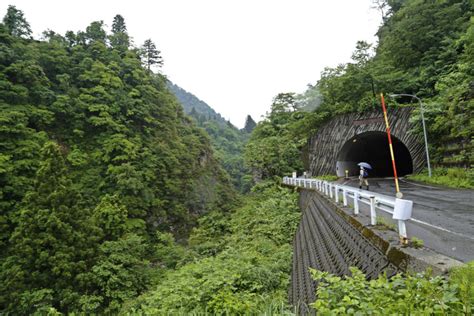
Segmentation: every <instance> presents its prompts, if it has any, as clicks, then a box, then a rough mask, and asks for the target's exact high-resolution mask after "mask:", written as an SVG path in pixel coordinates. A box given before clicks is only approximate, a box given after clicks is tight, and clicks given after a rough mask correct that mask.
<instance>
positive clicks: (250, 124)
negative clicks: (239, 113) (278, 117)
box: [244, 115, 257, 134]
mask: <svg viewBox="0 0 474 316" xmlns="http://www.w3.org/2000/svg"><path fill="white" fill-rule="evenodd" d="M255 126H257V123H255V121H254V120H253V118H252V117H251V116H250V115H247V118H246V119H245V126H244V131H245V132H246V133H249V134H250V133H251V132H252V131H253V129H254V128H255Z"/></svg>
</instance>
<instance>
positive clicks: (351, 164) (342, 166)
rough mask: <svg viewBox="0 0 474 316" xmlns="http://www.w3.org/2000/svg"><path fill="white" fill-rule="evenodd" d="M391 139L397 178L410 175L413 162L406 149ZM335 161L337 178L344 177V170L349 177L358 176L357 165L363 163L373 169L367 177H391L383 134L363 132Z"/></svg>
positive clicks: (351, 141)
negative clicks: (347, 172)
mask: <svg viewBox="0 0 474 316" xmlns="http://www.w3.org/2000/svg"><path fill="white" fill-rule="evenodd" d="M391 138H392V145H393V151H394V155H395V162H396V166H397V174H398V176H404V175H407V174H411V173H412V172H413V161H412V158H411V155H410V152H409V151H408V148H407V147H406V146H405V145H404V144H403V143H402V142H401V141H400V140H399V139H398V138H396V137H394V136H393V135H392V136H391ZM337 160H338V161H337V164H336V169H337V170H336V171H337V174H338V175H339V176H342V175H344V172H345V170H348V171H349V175H350V176H355V175H358V174H359V167H358V166H357V163H359V162H361V161H364V162H367V163H369V164H370V165H371V166H372V168H373V169H372V170H370V171H369V177H393V167H392V158H391V156H390V149H389V146H388V138H387V134H386V133H384V132H375V131H373V132H365V133H362V134H359V135H356V136H354V137H352V138H351V139H349V140H348V141H347V142H346V143H345V144H344V146H343V147H342V149H341V150H340V152H339V154H338V159H337Z"/></svg>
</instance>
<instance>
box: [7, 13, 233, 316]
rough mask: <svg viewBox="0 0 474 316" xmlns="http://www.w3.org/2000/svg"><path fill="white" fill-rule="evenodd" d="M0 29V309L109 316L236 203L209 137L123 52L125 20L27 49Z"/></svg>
mask: <svg viewBox="0 0 474 316" xmlns="http://www.w3.org/2000/svg"><path fill="white" fill-rule="evenodd" d="M30 34H31V30H30V28H29V25H28V22H27V21H26V20H25V19H24V17H23V13H22V12H21V11H19V10H17V9H16V8H15V7H13V6H10V7H9V8H8V12H7V14H6V16H5V18H4V19H3V23H2V24H0V87H1V88H0V121H1V124H0V126H1V127H0V225H1V235H0V248H1V249H0V254H1V255H0V265H1V271H0V310H1V311H2V312H1V313H7V314H16V315H26V314H32V313H35V312H36V313H40V314H43V313H47V312H48V311H49V310H50V309H51V308H53V307H54V308H55V309H56V310H58V311H61V312H65V313H69V312H76V313H85V314H91V313H92V314H94V313H109V314H115V313H116V312H117V311H118V309H119V308H120V306H121V304H122V303H123V302H124V301H125V300H127V299H130V298H133V297H135V296H137V295H138V294H139V293H140V292H142V291H144V290H145V289H146V288H147V286H148V285H149V284H150V282H151V280H152V276H153V275H154V274H156V273H157V272H156V271H159V268H156V267H159V266H160V265H161V263H160V262H161V260H163V258H161V257H160V256H159V255H157V252H156V247H157V245H159V240H160V239H159V236H160V234H161V233H162V232H171V233H173V235H174V236H175V237H177V238H180V239H183V238H185V237H186V236H187V235H188V233H189V229H190V227H192V226H193V225H194V224H195V222H196V219H197V217H198V216H199V215H200V214H203V213H207V212H208V211H210V210H218V211H220V212H222V211H225V210H227V209H229V207H231V205H232V202H233V201H234V200H235V192H234V190H233V188H232V186H231V183H230V179H229V178H228V176H227V174H226V173H225V172H224V171H223V169H222V168H221V166H220V164H219V163H218V162H217V160H216V158H215V157H214V155H213V149H212V147H211V145H210V142H209V137H208V136H207V135H206V134H205V132H204V131H203V130H202V129H200V128H199V127H198V126H197V125H196V124H195V122H194V121H193V120H192V119H190V118H189V117H187V116H186V115H185V114H184V113H183V110H182V108H181V106H180V104H179V103H178V101H177V100H176V98H175V97H174V96H173V95H172V94H171V93H170V92H169V91H168V89H167V83H166V79H165V78H164V77H163V76H162V75H156V74H154V73H153V72H152V71H151V70H152V69H153V68H154V67H157V66H159V65H160V64H161V57H160V54H159V51H158V50H157V49H156V47H155V45H154V44H153V43H152V42H151V40H148V41H147V42H145V44H144V46H142V47H141V48H134V47H131V45H130V39H129V35H128V34H127V29H126V25H125V22H124V20H123V18H122V17H121V16H119V15H117V16H116V17H115V18H114V21H113V24H112V32H111V33H108V32H106V30H105V28H104V23H103V22H102V21H98V22H92V23H91V24H90V25H89V26H88V27H87V29H86V30H85V31H79V32H77V33H73V32H67V33H66V34H65V35H60V34H57V33H54V32H53V31H47V32H45V33H44V34H43V38H44V39H43V40H41V41H39V40H34V39H32V38H31V36H30Z"/></svg>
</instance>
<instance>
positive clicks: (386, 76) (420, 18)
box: [246, 0, 474, 185]
mask: <svg viewBox="0 0 474 316" xmlns="http://www.w3.org/2000/svg"><path fill="white" fill-rule="evenodd" d="M374 4H375V5H376V6H378V9H379V10H380V12H383V14H384V17H383V24H382V25H381V26H380V28H379V30H378V32H377V36H378V45H377V47H372V45H369V44H368V43H366V42H363V41H360V42H358V43H357V45H356V47H355V50H354V53H353V55H352V62H349V63H346V64H341V65H339V66H337V67H335V68H326V69H325V70H324V71H323V72H322V73H321V78H320V79H319V81H318V82H317V83H316V84H315V85H310V86H309V87H308V90H307V91H306V92H305V93H303V94H302V95H295V94H280V95H279V96H277V97H276V98H275V100H274V104H273V105H272V110H271V112H270V114H269V115H268V116H267V118H266V120H264V121H262V122H260V123H259V124H258V125H257V127H256V129H255V130H254V132H253V133H252V136H251V139H250V141H249V144H248V146H247V150H246V158H247V159H246V161H247V163H248V165H249V167H251V168H252V169H253V171H254V174H255V175H256V176H257V177H259V176H263V177H266V176H267V177H268V176H274V175H278V176H279V175H281V174H282V172H286V173H288V172H290V171H291V170H297V169H298V170H302V167H303V166H302V164H301V152H302V150H303V148H304V146H305V144H306V140H307V139H308V137H309V136H310V135H312V134H313V133H316V132H317V130H318V127H319V126H321V125H322V124H324V123H325V122H326V121H327V120H329V119H330V118H331V117H333V116H334V115H338V114H341V113H347V112H357V111H365V110H370V109H378V108H380V93H384V94H385V96H386V101H387V102H388V106H389V107H395V106H413V107H414V108H415V110H414V115H413V117H412V120H413V121H415V122H420V116H419V115H420V114H419V113H420V112H419V103H418V101H417V100H416V99H414V98H411V97H403V98H397V99H393V98H389V97H388V95H390V94H400V93H402V94H412V95H417V96H418V97H419V98H421V100H422V102H423V104H424V108H425V120H426V126H427V129H428V139H429V140H430V152H431V159H432V163H433V164H434V165H435V166H438V167H460V168H467V169H468V170H469V171H468V172H470V174H471V179H473V178H474V177H473V174H472V164H473V163H474V154H473V152H474V150H473V148H474V143H473V142H474V125H473V122H474V121H473V120H472V117H473V115H474V101H473V96H474V18H473V13H474V12H473V11H474V4H473V2H472V1H470V0H447V1H418V0H402V1H400V0H396V1H395V0H387V1H374ZM308 108H315V110H314V111H312V112H309V113H307V111H304V110H306V109H308ZM300 109H302V110H300ZM415 126H416V128H415V130H413V131H412V132H414V133H420V134H421V133H422V132H423V131H422V125H421V124H415ZM295 146H296V148H295ZM257 148H265V150H263V152H265V155H262V154H261V151H257V150H256V149H257ZM440 170H442V169H440ZM440 172H445V171H440ZM471 182H472V180H471ZM472 185H474V183H473V184H472Z"/></svg>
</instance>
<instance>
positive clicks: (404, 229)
mask: <svg viewBox="0 0 474 316" xmlns="http://www.w3.org/2000/svg"><path fill="white" fill-rule="evenodd" d="M398 234H399V235H400V238H401V240H402V242H404V241H405V240H407V239H408V235H407V227H406V226H405V221H404V220H402V219H399V220H398Z"/></svg>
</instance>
